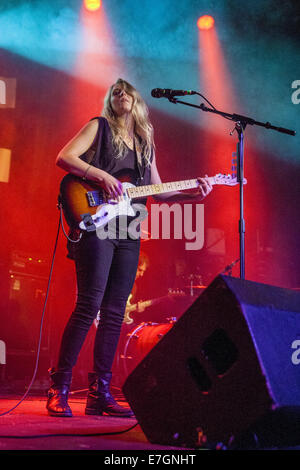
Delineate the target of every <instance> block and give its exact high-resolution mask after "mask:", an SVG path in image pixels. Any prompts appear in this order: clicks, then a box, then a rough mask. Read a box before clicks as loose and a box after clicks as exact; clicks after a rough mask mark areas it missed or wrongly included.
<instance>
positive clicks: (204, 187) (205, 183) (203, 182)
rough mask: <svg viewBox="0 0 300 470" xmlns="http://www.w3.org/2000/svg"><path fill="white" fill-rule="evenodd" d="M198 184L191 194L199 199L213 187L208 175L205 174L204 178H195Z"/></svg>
mask: <svg viewBox="0 0 300 470" xmlns="http://www.w3.org/2000/svg"><path fill="white" fill-rule="evenodd" d="M197 180H198V183H199V186H198V189H197V190H196V191H195V192H193V196H194V197H195V198H197V199H198V200H199V201H201V200H202V199H204V198H205V197H206V196H207V195H208V194H209V193H210V192H211V191H212V189H213V187H212V185H211V184H210V182H209V180H208V175H205V177H204V178H200V177H199V178H197Z"/></svg>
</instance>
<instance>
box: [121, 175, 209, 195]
mask: <svg viewBox="0 0 300 470" xmlns="http://www.w3.org/2000/svg"><path fill="white" fill-rule="evenodd" d="M206 179H207V180H208V181H209V182H210V184H215V177H214V176H212V177H208V178H206ZM198 186H199V183H198V180H197V179H196V178H195V179H190V180H182V181H173V182H170V183H160V184H149V185H147V186H136V187H134V188H128V189H127V194H128V196H129V197H130V198H131V199H134V198H140V197H144V196H153V195H155V194H163V193H170V192H172V191H184V190H185V189H193V188H197V187H198Z"/></svg>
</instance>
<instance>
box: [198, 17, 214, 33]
mask: <svg viewBox="0 0 300 470" xmlns="http://www.w3.org/2000/svg"><path fill="white" fill-rule="evenodd" d="M214 23H215V20H214V19H213V17H212V16H209V15H204V16H200V18H199V19H198V21H197V26H198V28H199V29H202V30H204V29H211V28H212V27H213V25H214Z"/></svg>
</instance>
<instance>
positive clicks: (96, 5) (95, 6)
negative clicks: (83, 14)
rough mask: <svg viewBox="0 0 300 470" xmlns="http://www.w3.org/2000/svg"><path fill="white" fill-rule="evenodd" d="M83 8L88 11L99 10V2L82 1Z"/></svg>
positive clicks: (96, 0)
mask: <svg viewBox="0 0 300 470" xmlns="http://www.w3.org/2000/svg"><path fill="white" fill-rule="evenodd" d="M84 6H85V8H86V9H87V10H89V11H96V10H99V8H100V7H101V0H84Z"/></svg>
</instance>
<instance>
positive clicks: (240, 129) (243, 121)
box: [168, 92, 296, 279]
mask: <svg viewBox="0 0 300 470" xmlns="http://www.w3.org/2000/svg"><path fill="white" fill-rule="evenodd" d="M196 94H197V95H199V96H201V97H202V98H204V99H205V101H207V102H208V103H209V101H208V100H207V99H206V98H205V96H203V95H201V94H200V93H198V92H197V93H196ZM168 100H169V101H170V102H171V103H174V104H177V103H181V104H184V105H186V106H191V107H193V108H198V109H201V110H202V111H205V112H209V113H214V114H218V115H220V116H222V117H224V118H226V119H230V120H231V121H234V122H235V128H234V130H235V131H236V132H237V135H238V142H237V152H236V153H237V181H238V183H239V196H240V220H239V251H240V278H241V279H245V219H244V184H243V181H244V131H245V129H246V126H247V124H250V125H251V126H253V125H256V126H261V127H264V128H265V129H272V130H274V131H277V132H282V133H283V134H288V135H296V132H295V131H293V130H290V129H286V128H284V127H277V126H273V125H272V124H270V123H269V122H265V123H264V122H260V121H256V120H255V119H252V118H250V117H247V116H242V115H241V114H230V113H226V112H223V111H219V110H217V109H216V108H215V107H214V106H213V105H212V104H211V103H209V104H210V105H211V106H212V107H211V108H208V107H207V106H205V104H204V103H201V104H200V105H195V104H192V103H187V102H186V101H180V100H178V99H177V98H175V97H174V96H173V97H169V98H168ZM233 132H234V131H232V132H231V135H232V133H233Z"/></svg>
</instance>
